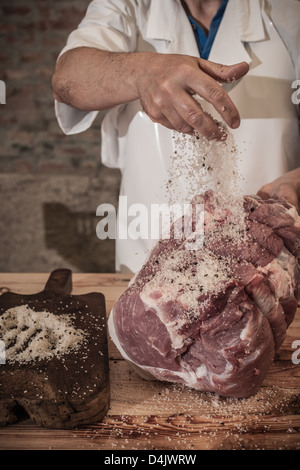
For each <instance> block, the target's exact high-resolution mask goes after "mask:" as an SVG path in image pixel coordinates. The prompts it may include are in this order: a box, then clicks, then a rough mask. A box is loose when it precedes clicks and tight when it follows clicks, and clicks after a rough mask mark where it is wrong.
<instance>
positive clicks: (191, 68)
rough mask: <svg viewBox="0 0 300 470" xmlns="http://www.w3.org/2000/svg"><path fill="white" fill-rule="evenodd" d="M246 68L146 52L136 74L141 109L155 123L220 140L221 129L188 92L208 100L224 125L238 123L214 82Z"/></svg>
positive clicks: (242, 72) (235, 112) (238, 74)
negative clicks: (196, 132) (144, 60)
mask: <svg viewBox="0 0 300 470" xmlns="http://www.w3.org/2000/svg"><path fill="white" fill-rule="evenodd" d="M248 70H249V66H248V64H247V63H246V62H241V63H240V64H235V65H232V66H225V65H221V64H216V63H214V62H210V61H207V60H204V59H198V58H196V57H191V56H186V55H177V54H167V55H162V54H149V57H148V60H147V62H146V63H145V64H144V67H143V69H141V70H139V71H138V73H137V81H136V83H137V90H138V94H139V97H140V100H141V103H142V106H143V109H144V111H145V112H146V113H147V115H148V116H149V117H150V119H151V120H152V121H154V122H158V123H160V124H163V125H164V126H166V127H168V128H169V129H173V130H176V131H179V132H182V133H186V134H192V133H193V131H194V130H196V131H198V132H199V133H200V134H202V135H204V136H206V137H207V138H209V139H218V140H220V139H222V137H224V135H223V132H222V130H221V129H220V128H219V127H218V125H217V124H216V122H214V120H213V119H212V118H211V116H209V115H208V114H207V113H205V112H204V111H203V110H202V108H201V106H200V104H199V103H198V102H197V101H196V100H195V99H194V98H193V96H192V95H195V94H197V95H199V96H200V97H202V98H204V100H206V101H208V102H209V103H211V104H212V105H213V106H214V108H215V109H216V111H217V112H218V113H219V114H220V116H221V117H222V118H223V119H224V121H225V122H226V124H227V125H228V126H229V127H231V128H233V129H235V128H237V127H238V126H239V125H240V116H239V112H238V110H237V108H236V107H235V105H234V104H233V102H232V101H231V99H230V98H229V96H228V94H227V93H226V92H225V90H224V89H223V88H222V87H221V85H220V84H219V83H218V82H222V83H226V82H231V81H234V80H237V79H239V78H241V77H242V76H243V75H245V74H246V73H247V72H248Z"/></svg>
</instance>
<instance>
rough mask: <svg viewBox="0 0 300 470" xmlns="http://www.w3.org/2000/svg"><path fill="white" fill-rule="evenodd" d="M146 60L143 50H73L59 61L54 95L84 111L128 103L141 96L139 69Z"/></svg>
mask: <svg viewBox="0 0 300 470" xmlns="http://www.w3.org/2000/svg"><path fill="white" fill-rule="evenodd" d="M145 60H146V58H145V54H143V53H126V52H121V53H117V52H108V51H102V50H99V49H95V48H89V47H80V48H76V49H72V50H70V51H67V52H66V53H65V54H63V55H62V56H61V57H60V58H59V60H58V62H57V65H56V69H55V73H54V76H53V79H52V86H53V93H54V96H55V98H56V99H57V100H58V101H61V102H63V103H66V104H69V105H71V106H74V107H75V108H77V109H81V110H84V111H94V110H103V109H108V108H110V107H112V106H115V105H117V104H122V103H128V102H130V101H133V100H135V99H137V98H138V92H137V89H136V84H135V83H136V76H137V71H138V70H137V69H138V68H139V67H143V65H142V64H143V63H144V62H145Z"/></svg>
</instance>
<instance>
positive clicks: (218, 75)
mask: <svg viewBox="0 0 300 470" xmlns="http://www.w3.org/2000/svg"><path fill="white" fill-rule="evenodd" d="M199 65H200V68H201V70H203V72H205V73H207V74H208V75H210V76H211V77H212V78H214V79H215V80H217V81H218V82H223V83H226V82H233V81H234V80H238V79H239V78H241V77H243V76H244V75H246V73H247V72H248V71H249V65H248V64H247V62H239V63H238V64H233V65H223V64H217V63H216V62H211V61H209V60H204V59H200V62H199Z"/></svg>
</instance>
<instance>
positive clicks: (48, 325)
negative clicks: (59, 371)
mask: <svg viewBox="0 0 300 470" xmlns="http://www.w3.org/2000/svg"><path fill="white" fill-rule="evenodd" d="M85 335H86V334H85V332H84V331H83V330H80V329H76V328H75V327H74V325H73V323H72V318H71V315H68V314H63V315H55V314H54V313H50V312H48V311H39V312H37V311H35V310H32V309H31V308H30V307H29V306H28V305H20V306H17V307H12V308H10V309H8V310H6V311H5V312H4V313H3V315H1V316H0V338H1V340H2V341H3V342H4V345H5V358H6V361H7V362H8V363H15V362H17V363H27V362H30V361H39V360H43V359H46V360H49V359H51V358H52V357H54V356H55V357H61V356H62V355H64V354H67V353H69V352H71V351H74V350H76V349H78V348H79V346H80V344H81V343H82V342H83V341H84V339H85Z"/></svg>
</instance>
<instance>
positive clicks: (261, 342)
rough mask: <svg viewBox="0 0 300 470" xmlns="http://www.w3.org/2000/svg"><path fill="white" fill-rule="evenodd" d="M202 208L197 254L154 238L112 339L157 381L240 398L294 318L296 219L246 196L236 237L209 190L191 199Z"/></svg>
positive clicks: (113, 319) (114, 317)
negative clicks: (202, 228) (202, 218)
mask: <svg viewBox="0 0 300 470" xmlns="http://www.w3.org/2000/svg"><path fill="white" fill-rule="evenodd" d="M200 203H202V204H204V222H205V226H204V244H203V246H202V247H201V248H197V249H187V248H186V247H187V245H186V242H187V239H186V238H181V239H176V238H174V237H173V238H170V239H162V240H160V241H159V242H158V243H157V244H156V246H155V247H154V249H153V250H152V252H151V253H150V255H149V257H148V259H147V261H146V263H145V264H144V266H143V268H142V269H141V270H140V271H139V272H138V273H137V274H136V275H135V277H134V279H133V280H132V282H131V283H130V285H129V287H128V288H127V290H126V291H125V292H124V294H123V295H122V296H121V297H120V298H119V299H118V301H117V302H116V303H115V305H114V307H113V310H112V312H111V315H110V319H109V329H110V334H111V337H112V339H113V341H114V342H115V344H116V345H117V347H118V348H119V350H120V352H121V353H122V355H123V356H124V357H125V358H126V359H127V360H128V361H130V362H132V363H133V364H134V365H137V366H139V368H140V369H142V370H143V371H146V372H148V373H150V374H151V376H153V377H154V378H156V379H159V380H165V381H171V382H177V383H182V384H185V385H187V386H188V387H192V388H195V389H198V390H201V391H210V392H215V393H217V394H219V395H222V396H226V397H247V396H250V395H252V394H254V393H255V392H256V391H257V390H258V388H259V387H260V386H261V384H262V382H263V380H264V378H265V376H266V374H267V371H268V369H269V367H270V365H271V363H272V361H273V359H274V354H275V352H276V351H277V350H278V348H279V347H280V345H281V344H282V342H283V340H284V338H285V334H286V329H287V327H288V326H289V325H290V323H291V322H292V320H293V318H294V316H295V313H296V309H297V299H299V292H300V274H299V272H300V271H299V259H300V217H299V216H298V214H297V212H296V209H295V208H294V207H292V206H290V205H289V204H287V203H286V202H283V201H278V200H271V199H270V200H268V201H262V200H261V199H260V198H258V197H257V196H251V197H250V196H245V197H244V198H243V200H242V201H241V207H242V212H243V219H244V220H243V230H241V228H240V227H238V230H237V226H236V225H235V224H234V223H233V222H232V220H231V219H230V216H229V215H228V214H230V211H228V210H225V211H224V210H223V211H220V210H219V206H218V205H217V204H216V198H215V197H214V195H213V193H212V192H206V193H205V194H204V195H201V196H198V197H196V198H195V199H194V201H193V204H194V206H195V205H196V204H200ZM217 208H218V209H217ZM185 217H191V215H186V216H185ZM183 220H184V219H183ZM192 227H193V230H195V229H196V221H195V220H194V219H193V226H192Z"/></svg>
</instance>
